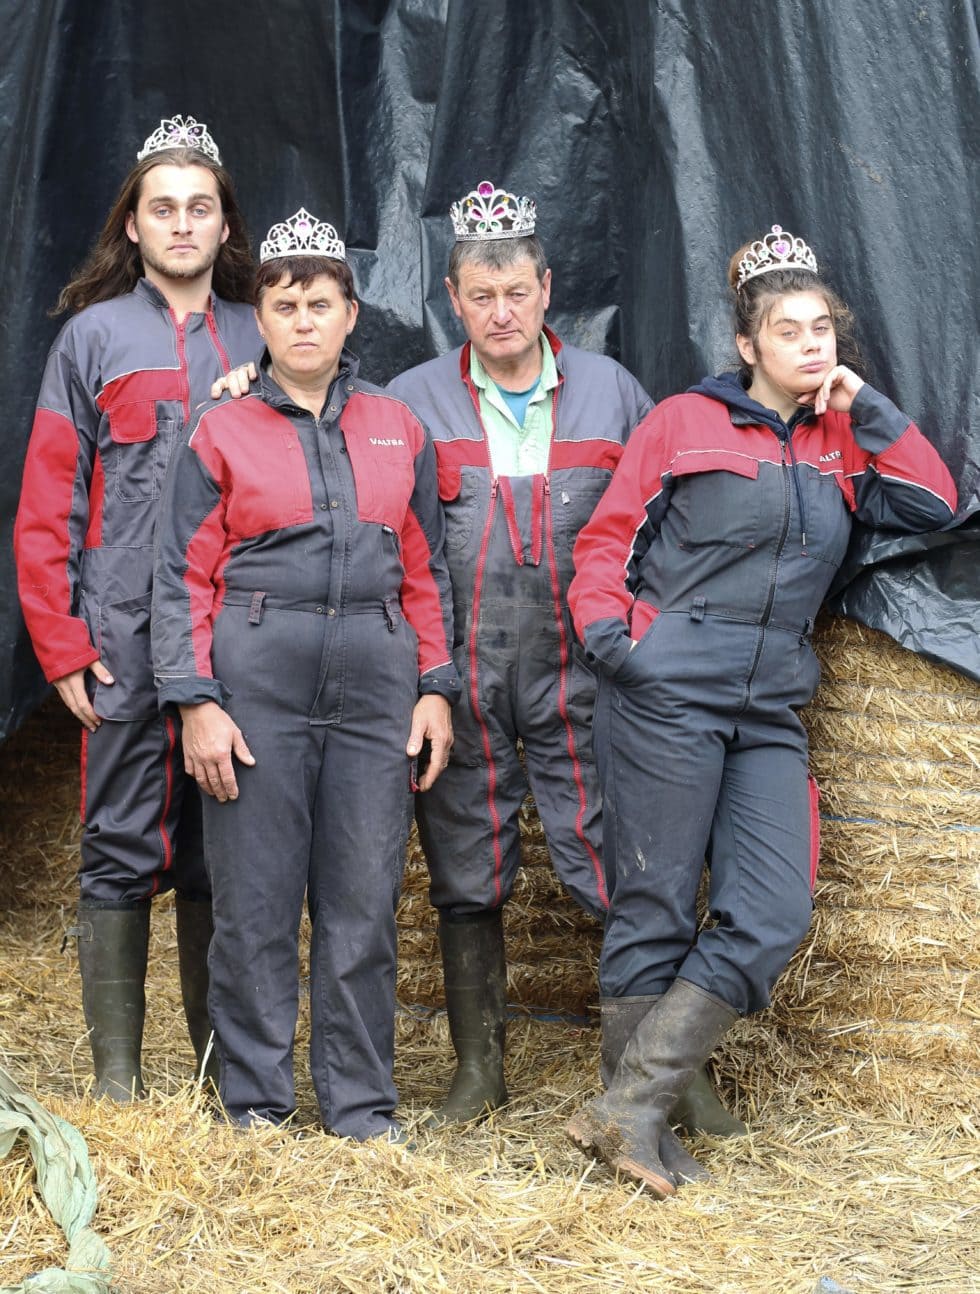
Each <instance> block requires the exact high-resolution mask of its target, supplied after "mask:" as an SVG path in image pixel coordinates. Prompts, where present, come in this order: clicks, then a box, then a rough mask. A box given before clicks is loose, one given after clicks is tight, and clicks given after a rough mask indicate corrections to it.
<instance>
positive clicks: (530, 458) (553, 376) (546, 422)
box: [470, 333, 558, 476]
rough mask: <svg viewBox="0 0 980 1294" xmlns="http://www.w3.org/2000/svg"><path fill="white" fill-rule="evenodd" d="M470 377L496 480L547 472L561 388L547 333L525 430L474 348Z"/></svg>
mask: <svg viewBox="0 0 980 1294" xmlns="http://www.w3.org/2000/svg"><path fill="white" fill-rule="evenodd" d="M470 377H471V378H472V379H473V384H474V386H476V388H477V390H478V391H479V393H480V417H481V418H482V419H483V426H484V427H485V428H486V433H487V444H488V447H489V449H490V463H491V466H492V468H493V474H494V476H531V475H533V474H534V473H536V472H546V471H547V470H548V454H549V451H550V449H551V429H552V416H551V411H552V392H553V391H554V389H555V387H556V386H557V385H558V367H557V365H556V364H555V356H554V353H553V352H552V349H551V347H550V345H549V344H548V338H547V337H546V336H545V335H544V333H542V334H541V376H540V377H539V378H538V385H537V387H536V389H535V391H534V393H533V395H532V396H531V399H530V400H529V402H528V406H527V410H526V412H525V414H524V425H523V427H520V426H518V425H517V420H516V419H515V417H514V415H513V414H512V413H511V411H510V409H509V408H508V407H507V402H506V401H505V400H504V397H503V396H502V395H501V394H500V389H499V387H498V386H497V383H496V382H494V380H493V378H491V377H490V376H489V375H488V373H487V371H486V369H485V368H484V367H483V365H482V364H481V363H480V358H479V356H478V355H477V353H476V347H475V346H471V347H470Z"/></svg>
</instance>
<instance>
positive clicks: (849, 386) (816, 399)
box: [813, 364, 864, 413]
mask: <svg viewBox="0 0 980 1294" xmlns="http://www.w3.org/2000/svg"><path fill="white" fill-rule="evenodd" d="M862 386H864V379H863V378H860V377H858V375H857V374H856V373H855V372H854V371H853V369H849V368H847V367H846V366H845V365H844V364H838V365H837V366H836V368H832V369H831V370H830V372H829V373H828V374H827V376H826V377H825V378H824V380H823V381H822V382H821V384H820V386H818V387H817V390H816V391H815V393H814V396H813V411H814V413H826V411H827V410H828V409H834V410H835V411H836V412H837V413H849V412H850V409H851V405H852V404H853V402H854V397H855V396H856V395H857V393H858V391H860V390H861V387H862Z"/></svg>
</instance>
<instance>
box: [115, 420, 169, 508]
mask: <svg viewBox="0 0 980 1294" xmlns="http://www.w3.org/2000/svg"><path fill="white" fill-rule="evenodd" d="M175 427H176V423H175V420H174V419H173V418H172V417H168V416H161V417H158V416H157V406H156V401H155V400H139V401H135V402H133V403H132V404H120V405H116V406H115V407H114V408H112V409H110V411H109V439H110V442H111V443H110V449H109V472H110V475H111V479H112V484H113V489H114V491H115V494H116V497H117V498H118V499H121V500H122V501H123V502H124V503H148V502H151V501H152V500H154V499H158V498H159V497H160V492H161V490H162V489H163V481H164V477H165V476H166V472H167V464H168V462H169V461H170V450H171V447H172V445H173V439H174V431H175Z"/></svg>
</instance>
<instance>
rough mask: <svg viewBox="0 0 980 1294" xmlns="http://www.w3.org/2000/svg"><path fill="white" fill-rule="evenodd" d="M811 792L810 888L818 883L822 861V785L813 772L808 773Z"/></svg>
mask: <svg viewBox="0 0 980 1294" xmlns="http://www.w3.org/2000/svg"><path fill="white" fill-rule="evenodd" d="M806 780H807V785H808V789H809V792H810V889H811V890H812V889H813V887H814V885H816V883H817V866H818V865H819V862H820V787H819V786H817V783H816V779H815V778H814V777H813V775H812V774H811V773H808V774H807V779H806Z"/></svg>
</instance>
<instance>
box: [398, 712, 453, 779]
mask: <svg viewBox="0 0 980 1294" xmlns="http://www.w3.org/2000/svg"><path fill="white" fill-rule="evenodd" d="M424 741H428V743H429V763H428V765H427V767H426V769H425V772H424V773H423V774H422V776H421V777H420V778H419V781H418V789H419V790H420V791H427V790H428V789H429V787H430V786H432V784H433V783H434V782H435V780H436V778H437V777H438V776H439V774H440V773H441V772H442V770H443V769H444V768H445V767H446V765H447V764H448V763H449V752H450V750H452V746H453V721H452V710H451V709H450V705H449V702H448V701H447V700H446V698H445V697H444V696H435V695H430V696H423V697H419V699H418V701H417V702H416V705H415V709H414V710H413V711H412V731H411V733H410V734H409V737H408V745H407V746H406V747H405V753H406V754H407V755H408V756H409V758H410V759H416V758H417V757H418V755H419V753H420V752H421V750H422V743H423V742H424Z"/></svg>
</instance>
